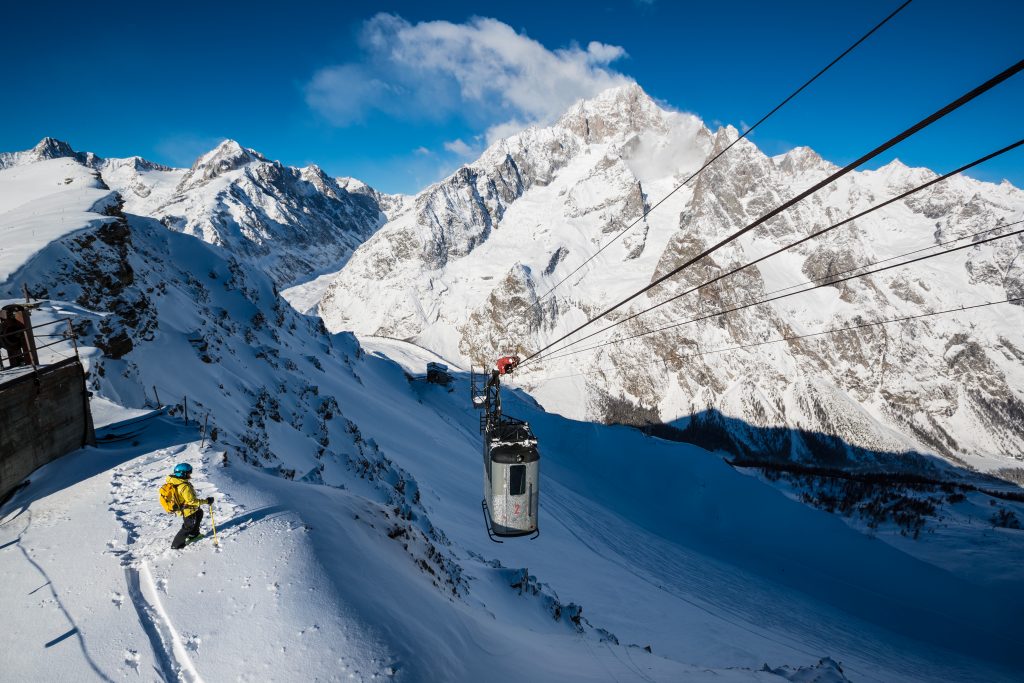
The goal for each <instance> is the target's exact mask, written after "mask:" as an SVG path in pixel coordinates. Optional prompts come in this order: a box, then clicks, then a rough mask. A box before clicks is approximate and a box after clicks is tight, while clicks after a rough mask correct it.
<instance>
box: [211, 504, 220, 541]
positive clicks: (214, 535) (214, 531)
mask: <svg viewBox="0 0 1024 683" xmlns="http://www.w3.org/2000/svg"><path fill="white" fill-rule="evenodd" d="M210 526H212V527H213V544H214V545H216V546H219V545H220V543H218V542H217V523H216V522H215V521H213V503H210Z"/></svg>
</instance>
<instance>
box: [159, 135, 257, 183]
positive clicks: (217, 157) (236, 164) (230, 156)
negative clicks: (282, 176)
mask: <svg viewBox="0 0 1024 683" xmlns="http://www.w3.org/2000/svg"><path fill="white" fill-rule="evenodd" d="M255 161H262V162H266V161H268V160H267V158H266V157H265V156H263V155H262V154H260V153H259V152H257V151H256V150H254V149H248V148H245V147H242V146H241V145H240V144H238V143H237V142H235V141H234V140H224V141H223V142H221V143H220V144H219V145H217V146H216V147H214V148H213V149H212V150H210V151H209V152H207V153H206V154H204V155H202V156H201V157H199V158H198V159H196V161H195V163H193V164H192V168H191V169H189V171H188V173H186V174H185V176H184V177H183V178H182V179H181V184H180V185H179V186H178V191H179V192H184V191H186V190H188V189H190V188H193V187H196V186H197V185H201V184H203V183H206V182H208V181H210V180H213V179H214V178H217V177H219V176H221V175H223V174H225V173H227V172H229V171H234V170H237V169H240V168H242V167H244V166H246V165H248V164H251V163H253V162H255Z"/></svg>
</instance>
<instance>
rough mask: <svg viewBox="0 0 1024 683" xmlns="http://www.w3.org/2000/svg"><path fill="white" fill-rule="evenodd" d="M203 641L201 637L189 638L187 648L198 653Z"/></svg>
mask: <svg viewBox="0 0 1024 683" xmlns="http://www.w3.org/2000/svg"><path fill="white" fill-rule="evenodd" d="M202 642H203V639H202V638H200V637H199V636H189V637H188V639H187V640H186V641H185V647H186V648H187V649H189V650H191V651H192V652H198V651H199V646H200V645H201V644H202Z"/></svg>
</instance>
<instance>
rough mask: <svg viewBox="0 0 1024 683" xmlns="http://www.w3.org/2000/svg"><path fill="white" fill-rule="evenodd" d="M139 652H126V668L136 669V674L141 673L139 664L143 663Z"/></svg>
mask: <svg viewBox="0 0 1024 683" xmlns="http://www.w3.org/2000/svg"><path fill="white" fill-rule="evenodd" d="M141 659H142V658H141V657H139V651H138V650H125V651H124V663H125V665H126V666H130V667H131V668H133V669H135V672H136V673H138V671H139V663H140V661H141Z"/></svg>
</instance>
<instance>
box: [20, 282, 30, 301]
mask: <svg viewBox="0 0 1024 683" xmlns="http://www.w3.org/2000/svg"><path fill="white" fill-rule="evenodd" d="M21 291H22V292H23V293H24V294H25V303H28V302H29V296H28V283H27V282H22V283H21Z"/></svg>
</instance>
